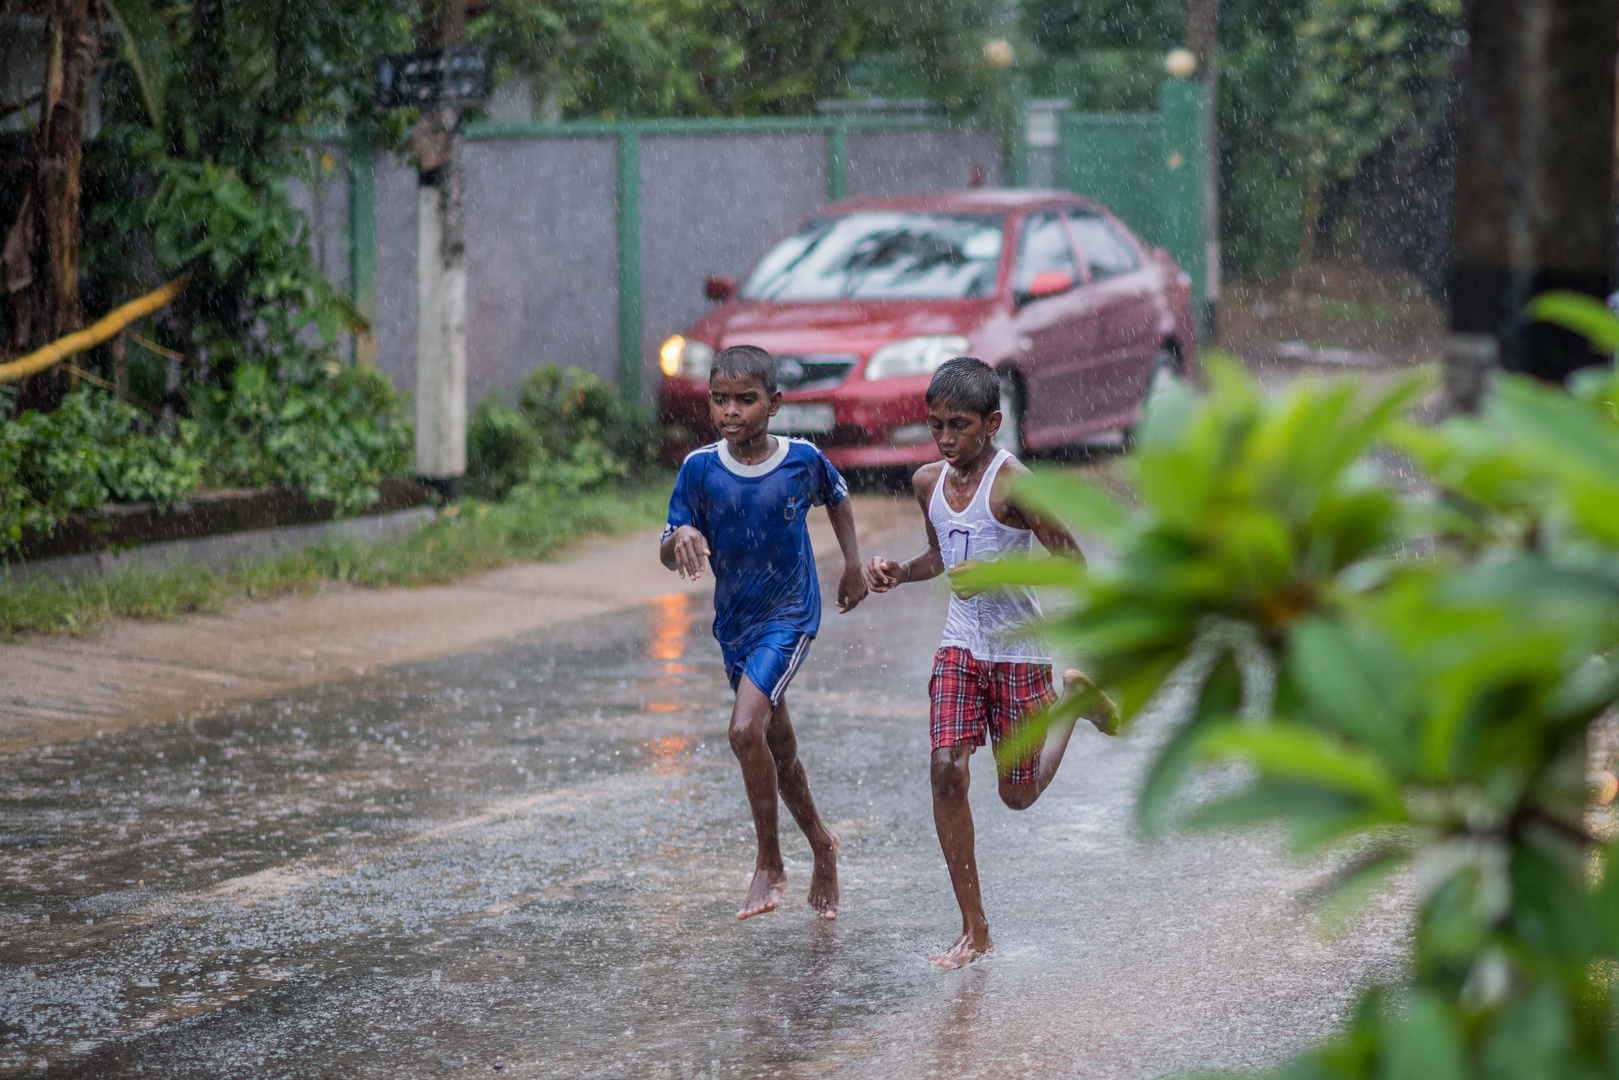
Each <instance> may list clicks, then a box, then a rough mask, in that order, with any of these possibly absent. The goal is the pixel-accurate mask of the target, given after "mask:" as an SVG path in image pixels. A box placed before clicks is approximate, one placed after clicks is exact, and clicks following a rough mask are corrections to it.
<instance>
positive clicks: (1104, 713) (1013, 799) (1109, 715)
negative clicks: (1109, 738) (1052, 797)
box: [1000, 668, 1119, 810]
mask: <svg viewBox="0 0 1619 1080" xmlns="http://www.w3.org/2000/svg"><path fill="white" fill-rule="evenodd" d="M1095 685H1096V684H1095V683H1093V682H1091V680H1090V679H1089V678H1087V677H1086V675H1085V674H1084V672H1081V671H1076V670H1074V669H1073V668H1069V669H1068V670H1067V671H1066V672H1064V674H1063V677H1062V692H1063V696H1064V697H1070V696H1072V695H1074V694H1078V693H1081V692H1082V691H1085V690H1090V689H1092V688H1094V687H1095ZM1103 702H1104V704H1103V706H1102V708H1101V709H1099V710H1097V716H1096V717H1093V718H1092V719H1091V723H1093V724H1095V725H1096V728H1097V730H1099V731H1101V732H1102V733H1103V734H1104V735H1111V734H1113V733H1114V731H1116V730H1117V729H1118V722H1119V718H1118V711H1117V707H1116V706H1114V704H1113V702H1112V700H1110V699H1108V698H1106V697H1104V698H1103ZM1078 722H1079V720H1078V718H1077V717H1076V718H1075V719H1073V720H1065V721H1063V722H1062V723H1060V724H1052V725H1051V727H1049V728H1047V729H1046V742H1045V746H1044V747H1043V748H1042V749H1041V751H1040V775H1039V777H1038V778H1037V779H1036V780H1035V782H1034V783H1032V784H1008V783H1007V782H1006V778H1005V777H1002V778H1001V781H1000V795H1001V801H1002V802H1003V803H1005V804H1006V805H1007V806H1010V807H1011V808H1012V809H1013V810H1027V809H1028V808H1029V807H1031V806H1033V805H1034V802H1035V800H1036V799H1038V798H1039V797H1040V796H1041V794H1042V793H1044V792H1045V790H1046V788H1048V787H1050V786H1051V782H1052V781H1053V780H1055V779H1056V778H1057V768H1058V766H1060V765H1061V764H1062V756H1063V754H1064V753H1066V752H1067V750H1068V740H1069V739H1070V738H1072V737H1073V734H1074V725H1075V724H1077V723H1078Z"/></svg>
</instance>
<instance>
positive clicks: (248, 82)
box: [84, 0, 411, 511]
mask: <svg viewBox="0 0 1619 1080" xmlns="http://www.w3.org/2000/svg"><path fill="white" fill-rule="evenodd" d="M410 15H411V10H410V9H409V8H406V7H402V6H398V5H394V4H388V3H384V4H377V3H374V2H372V0H336V2H335V3H320V4H315V3H309V2H305V0H297V2H294V3H288V4H271V5H265V4H258V5H248V6H246V7H240V6H238V7H231V8H230V9H229V10H228V13H227V10H226V9H225V8H223V7H221V6H220V5H217V4H211V3H202V2H197V3H184V4H179V5H171V6H168V7H163V8H159V7H157V6H154V5H150V4H148V3H146V2H145V0H116V11H115V16H114V17H115V20H116V21H117V23H118V25H119V27H120V29H121V30H122V35H121V38H120V42H119V49H120V56H119V59H121V60H122V61H124V64H123V65H121V66H119V67H115V68H114V69H113V70H112V71H111V72H110V73H109V75H108V79H107V84H106V85H107V90H106V98H107V102H106V106H105V110H104V115H105V123H104V124H103V126H102V128H101V130H100V132H99V133H98V135H97V137H96V138H95V140H94V141H93V142H92V143H91V144H90V146H89V147H88V149H87V154H86V160H85V191H86V197H85V203H86V207H87V211H88V218H89V221H88V226H87V232H86V248H85V252H84V255H85V259H84V261H85V265H86V266H87V268H88V270H89V276H90V283H89V285H88V288H87V291H88V292H89V293H90V294H91V295H94V296H96V297H99V298H100V300H101V303H100V304H98V305H97V306H102V305H105V306H110V305H111V304H113V303H116V302H118V301H119V300H121V299H125V298H128V297H130V296H133V295H136V294H139V293H142V292H145V291H147V290H148V289H150V288H152V287H153V286H154V285H155V284H156V283H157V282H158V281H161V280H164V279H168V278H172V277H176V276H179V275H181V274H184V275H186V278H187V286H186V289H185V291H184V292H183V294H182V295H181V297H180V299H179V300H178V301H177V302H176V303H174V304H173V305H171V306H170V307H169V308H167V309H166V310H165V311H164V312H162V313H161V314H160V315H159V316H158V318H157V319H155V320H154V321H153V323H152V324H149V326H148V327H147V328H146V329H145V331H144V332H145V334H146V335H147V336H149V337H151V338H153V339H156V341H157V342H158V344H159V345H160V346H161V347H163V348H166V349H167V350H171V351H173V352H174V353H176V354H178V355H179V356H180V358H181V359H180V362H179V372H178V374H179V386H178V387H177V388H175V387H173V385H172V383H171V382H170V379H169V372H168V370H167V366H166V363H164V364H158V363H155V362H154V357H155V355H156V354H147V353H145V352H144V351H142V350H138V349H137V350H132V354H133V355H132V356H131V359H130V363H129V367H130V376H131V377H130V380H129V386H130V389H131V392H132V393H133V395H134V396H135V397H136V398H137V400H138V401H141V402H144V403H145V404H147V405H148V406H150V407H152V408H158V407H160V406H161V407H164V408H166V409H168V410H171V411H175V412H178V413H180V414H181V415H183V416H186V417H187V418H188V430H192V437H193V438H194V440H195V441H196V443H197V444H198V445H200V446H201V447H202V448H203V450H204V453H205V456H206V458H207V460H208V472H207V478H208V480H209V481H210V482H212V483H224V484H233V485H256V484H264V483H271V484H278V485H282V486H286V487H292V488H297V489H301V490H303V491H304V492H305V493H306V494H307V495H308V496H309V497H310V498H312V499H319V500H328V499H329V500H332V501H335V502H336V503H337V504H338V505H339V506H340V508H342V509H343V510H345V511H352V510H356V509H359V508H362V507H363V506H365V505H367V504H368V503H369V502H372V501H374V500H375V498H376V497H377V493H376V484H377V480H378V479H379V478H380V476H381V475H382V474H383V473H386V472H392V471H396V470H399V469H401V468H403V467H404V465H405V463H406V460H407V459H406V457H405V448H406V446H407V444H408V442H409V434H408V429H407V428H406V427H405V426H404V422H403V420H402V417H401V404H402V403H401V402H400V401H399V400H398V399H397V397H396V395H395V394H394V393H393V391H392V389H391V387H389V386H388V384H387V382H386V380H385V379H383V378H381V377H380V376H378V375H376V374H375V373H372V372H359V371H348V370H343V369H340V365H339V361H338V356H337V352H336V338H337V335H338V333H339V332H340V331H345V330H348V331H352V330H355V329H358V328H360V326H361V325H362V323H361V320H360V318H359V315H358V313H357V312H356V310H355V308H354V306H353V304H352V302H351V301H350V299H349V298H348V297H347V296H346V295H345V294H344V293H343V292H342V291H341V290H339V289H337V288H334V287H333V286H332V284H331V283H330V282H329V280H328V279H327V277H326V276H325V274H324V273H323V272H322V270H321V268H320V266H319V265H318V264H317V262H316V259H315V255H314V253H313V251H312V245H311V243H310V235H309V228H308V224H307V222H306V220H305V219H304V216H303V214H302V213H301V212H299V211H298V210H297V209H296V208H295V207H294V205H293V203H292V201H291V199H290V197H289V194H288V190H287V187H288V181H289V180H290V179H294V178H309V174H310V173H311V170H312V163H311V159H310V155H309V151H308V147H307V139H308V129H309V127H310V126H312V125H315V124H321V123H332V122H336V121H340V120H342V119H343V118H344V117H345V116H349V115H352V116H353V117H354V119H355V120H356V122H357V124H358V126H359V127H361V128H364V129H374V128H375V124H374V122H372V121H370V120H369V119H367V117H366V115H365V114H366V112H367V111H368V110H366V109H365V108H364V106H365V103H366V101H367V100H368V97H369V92H370V87H369V75H368V67H367V64H366V61H367V60H368V58H369V57H370V56H372V55H374V54H376V53H378V52H386V51H396V50H400V49H403V48H405V47H407V46H408V44H409V41H410V28H411V18H410ZM176 57H187V58H188V60H187V62H186V63H183V64H180V63H175V58H176ZM380 134H382V136H383V137H384V139H385V141H386V140H387V138H388V137H389V136H390V134H391V135H392V136H395V137H396V136H397V134H398V132H397V130H395V131H392V132H387V131H384V132H381V133H380ZM107 360H108V358H107V357H106V356H105V355H103V356H101V357H99V359H96V360H93V361H91V362H92V363H100V364H102V365H105V364H106V363H107ZM193 421H194V423H191V422H193ZM114 497H115V498H116V497H119V496H117V494H116V492H114Z"/></svg>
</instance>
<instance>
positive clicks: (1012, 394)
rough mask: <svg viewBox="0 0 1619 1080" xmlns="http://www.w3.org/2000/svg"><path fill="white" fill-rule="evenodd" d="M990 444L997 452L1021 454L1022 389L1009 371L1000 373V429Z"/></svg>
mask: <svg viewBox="0 0 1619 1080" xmlns="http://www.w3.org/2000/svg"><path fill="white" fill-rule="evenodd" d="M990 442H991V443H993V444H994V446H995V449H997V450H1005V451H1006V452H1007V453H1009V454H1013V455H1018V456H1021V455H1022V453H1023V389H1022V387H1020V386H1019V385H1018V381H1017V377H1016V376H1015V375H1013V374H1012V373H1011V372H1010V371H1003V372H1001V429H1000V430H999V431H997V432H996V433H995V437H994V438H993V439H991V440H990Z"/></svg>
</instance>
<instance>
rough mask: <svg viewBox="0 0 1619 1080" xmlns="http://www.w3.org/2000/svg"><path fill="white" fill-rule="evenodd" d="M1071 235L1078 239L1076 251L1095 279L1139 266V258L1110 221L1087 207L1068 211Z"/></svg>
mask: <svg viewBox="0 0 1619 1080" xmlns="http://www.w3.org/2000/svg"><path fill="white" fill-rule="evenodd" d="M1068 220H1069V221H1070V222H1072V223H1073V226H1074V234H1075V235H1076V236H1077V237H1078V239H1079V250H1080V254H1081V255H1082V256H1083V257H1084V259H1085V266H1086V267H1087V268H1088V269H1089V270H1090V272H1091V278H1092V280H1095V281H1106V280H1107V279H1108V278H1112V277H1118V276H1119V275H1120V274H1128V273H1130V272H1131V271H1133V270H1138V269H1140V268H1141V260H1140V259H1138V258H1137V257H1136V253H1135V249H1134V248H1132V247H1131V246H1130V243H1129V241H1127V240H1125V238H1124V237H1122V236H1120V235H1119V230H1118V229H1116V228H1114V226H1113V223H1112V222H1110V221H1108V220H1107V219H1106V218H1104V217H1102V216H1101V215H1100V214H1093V213H1091V212H1090V211H1088V210H1073V211H1070V212H1069V214H1068Z"/></svg>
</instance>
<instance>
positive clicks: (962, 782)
mask: <svg viewBox="0 0 1619 1080" xmlns="http://www.w3.org/2000/svg"><path fill="white" fill-rule="evenodd" d="M972 753H973V747H972V745H971V744H970V743H969V744H965V745H962V746H942V747H940V748H938V749H937V750H935V751H933V769H932V772H933V827H934V829H935V830H937V831H938V833H939V847H940V848H942V849H943V850H944V862H945V866H946V867H948V868H949V870H950V886H951V888H953V889H955V891H956V905H957V906H958V907H960V908H961V937H959V938H957V939H956V942H955V944H954V945H951V946H950V947H949V948H948V949H946V950H944V951H943V952H941V953H935V954H934V955H932V956H930V957H928V962H929V963H931V964H933V965H934V966H935V967H942V968H953V967H961V966H962V965H963V964H970V963H972V962H973V961H974V960H976V959H978V958H979V957H980V956H982V955H984V954H985V953H987V952H989V950H990V949H992V948H994V945H995V943H994V942H993V941H991V940H990V937H989V920H988V919H987V918H985V917H984V899H983V896H982V895H981V894H980V893H979V891H978V858H977V856H976V855H975V854H974V851H973V812H972V807H970V806H969V805H968V804H967V785H968V780H969V776H968V772H967V765H968V762H969V761H970V760H971V759H972Z"/></svg>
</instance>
